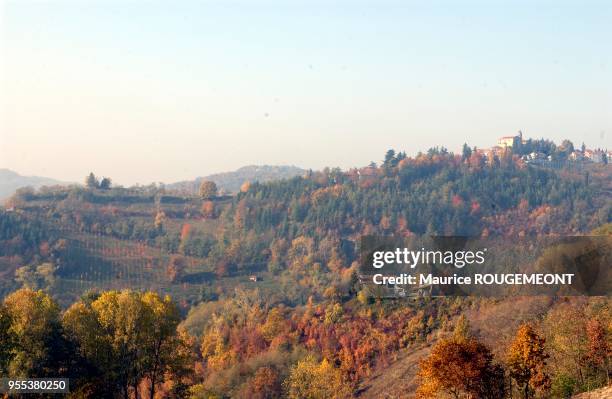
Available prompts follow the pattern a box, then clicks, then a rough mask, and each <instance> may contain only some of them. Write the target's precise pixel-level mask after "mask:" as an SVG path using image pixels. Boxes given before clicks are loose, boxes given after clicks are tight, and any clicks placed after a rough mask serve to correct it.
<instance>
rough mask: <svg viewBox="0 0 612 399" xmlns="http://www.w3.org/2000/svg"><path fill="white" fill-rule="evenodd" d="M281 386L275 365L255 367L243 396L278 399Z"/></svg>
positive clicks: (281, 390) (256, 398)
mask: <svg viewBox="0 0 612 399" xmlns="http://www.w3.org/2000/svg"><path fill="white" fill-rule="evenodd" d="M282 393H283V387H282V385H281V378H280V374H279V372H278V370H277V369H276V368H275V367H271V366H264V367H260V368H258V369H257V371H256V372H255V374H254V375H253V377H252V378H251V379H250V380H249V381H248V383H247V387H246V389H245V392H243V395H242V396H243V397H244V398H249V399H278V398H281V397H282Z"/></svg>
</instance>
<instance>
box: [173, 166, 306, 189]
mask: <svg viewBox="0 0 612 399" xmlns="http://www.w3.org/2000/svg"><path fill="white" fill-rule="evenodd" d="M304 173H306V170H304V169H302V168H298V167H297V166H287V165H249V166H244V167H242V168H240V169H238V170H235V171H233V172H224V173H216V174H213V175H209V176H204V177H197V178H196V179H195V180H188V181H181V182H177V183H172V184H168V185H167V186H166V187H167V188H169V189H172V190H180V191H187V192H197V191H198V188H199V187H200V184H201V183H202V181H204V180H208V181H213V182H215V184H216V185H217V187H218V188H219V190H224V191H227V192H230V193H236V192H238V191H240V186H241V185H242V184H243V183H244V182H245V181H249V182H251V183H253V182H256V181H258V182H260V183H265V182H269V181H274V180H282V179H290V178H292V177H295V176H302V175H303V174H304Z"/></svg>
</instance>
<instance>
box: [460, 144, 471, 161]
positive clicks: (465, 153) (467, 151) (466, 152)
mask: <svg viewBox="0 0 612 399" xmlns="http://www.w3.org/2000/svg"><path fill="white" fill-rule="evenodd" d="M471 156H472V149H471V148H470V146H469V145H467V143H463V148H462V149H461V159H462V160H463V161H465V160H466V159H470V157H471Z"/></svg>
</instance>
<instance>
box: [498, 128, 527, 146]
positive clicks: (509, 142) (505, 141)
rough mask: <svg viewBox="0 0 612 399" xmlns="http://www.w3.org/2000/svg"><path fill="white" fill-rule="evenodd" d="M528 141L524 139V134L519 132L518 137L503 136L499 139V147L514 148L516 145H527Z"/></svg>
mask: <svg viewBox="0 0 612 399" xmlns="http://www.w3.org/2000/svg"><path fill="white" fill-rule="evenodd" d="M525 142H526V140H524V139H523V132H522V131H520V130H519V132H518V134H517V135H516V136H502V137H500V138H499V139H497V145H498V146H499V147H502V148H506V147H513V146H514V144H515V143H517V144H518V143H522V144H525Z"/></svg>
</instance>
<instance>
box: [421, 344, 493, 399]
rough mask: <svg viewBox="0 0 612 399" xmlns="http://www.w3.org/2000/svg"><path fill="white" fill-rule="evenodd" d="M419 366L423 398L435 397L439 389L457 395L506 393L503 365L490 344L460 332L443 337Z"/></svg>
mask: <svg viewBox="0 0 612 399" xmlns="http://www.w3.org/2000/svg"><path fill="white" fill-rule="evenodd" d="M419 367H420V371H419V377H420V378H421V384H420V386H419V388H418V390H417V397H419V398H432V397H436V395H438V394H439V393H446V394H448V395H451V396H452V397H453V398H457V399H458V398H462V397H467V398H483V399H485V398H490V399H497V398H502V397H504V396H505V382H504V370H503V368H502V367H501V366H500V365H497V364H494V363H493V355H492V354H491V351H490V350H489V348H487V347H486V346H485V345H484V344H482V343H480V342H478V341H477V340H476V339H474V338H469V337H467V338H466V337H464V336H461V335H460V336H459V338H454V337H453V338H450V339H443V340H441V341H440V342H438V343H437V344H436V345H435V346H434V347H433V349H432V350H431V353H430V355H429V356H428V357H427V358H425V359H423V360H421V362H420V365H419Z"/></svg>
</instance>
